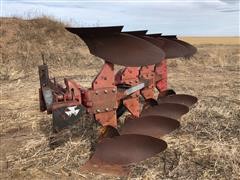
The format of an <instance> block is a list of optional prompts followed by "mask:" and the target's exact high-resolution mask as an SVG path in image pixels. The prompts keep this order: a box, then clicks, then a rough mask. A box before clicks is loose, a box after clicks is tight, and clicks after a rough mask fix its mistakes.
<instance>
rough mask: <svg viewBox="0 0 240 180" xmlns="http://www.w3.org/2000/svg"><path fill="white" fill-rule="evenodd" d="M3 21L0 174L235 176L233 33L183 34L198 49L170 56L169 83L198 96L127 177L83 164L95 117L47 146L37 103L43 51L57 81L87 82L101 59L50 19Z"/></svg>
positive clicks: (238, 142)
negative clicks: (156, 150) (161, 146)
mask: <svg viewBox="0 0 240 180" xmlns="http://www.w3.org/2000/svg"><path fill="white" fill-rule="evenodd" d="M1 24H2V25H1V27H0V31H1V33H0V34H1V40H0V47H1V52H2V56H1V57H0V83H1V101H0V114H1V118H0V138H1V139H0V140H1V143H0V152H1V156H0V179H136V180H139V179H180V180H186V179H189V180H192V179H211V180H212V179H216V180H219V179H236V180H237V179H240V170H239V169H240V153H239V152H240V121H239V119H240V111H239V108H240V96H239V95H240V93H239V90H240V80H239V75H240V74H239V67H240V66H239V65H240V64H239V63H240V61H239V60H240V59H239V58H240V49H239V44H234V43H232V42H236V41H235V40H233V41H232V40H231V43H232V44H231V43H230V44H229V43H228V42H229V39H228V40H226V39H225V38H220V39H216V38H214V39H215V40H214V42H215V43H214V44H212V43H210V40H209V38H205V39H204V41H205V42H206V43H203V42H204V41H203V40H202V39H201V40H200V39H199V38H186V39H185V40H186V41H189V42H193V43H194V44H196V47H197V48H198V53H197V54H196V55H194V57H192V58H191V59H172V60H169V61H168V71H169V72H168V73H169V74H168V78H169V88H173V89H175V91H176V92H177V93H186V94H191V95H194V96H197V97H198V99H199V102H198V103H197V104H196V106H195V107H193V108H192V109H191V111H190V112H189V113H188V114H186V115H185V116H184V117H183V118H182V119H181V128H180V129H178V130H176V131H175V132H173V133H171V134H169V135H168V136H165V137H164V138H163V139H164V140H165V141H166V142H167V143H168V148H167V149H166V150H165V151H164V152H163V153H160V154H159V155H157V156H155V157H152V158H150V159H147V160H145V161H143V162H141V163H139V164H136V165H131V166H130V167H129V168H130V169H131V173H130V174H129V176H128V177H112V176H106V175H102V174H94V173H85V172H82V171H80V167H81V166H82V165H83V164H84V163H85V162H86V161H87V160H88V159H89V157H90V155H91V153H92V149H91V145H92V144H94V143H95V141H96V138H97V137H96V134H95V127H96V125H95V123H94V121H93V119H92V118H91V117H90V116H85V117H83V121H84V122H85V123H84V124H85V125H84V126H81V127H78V126H77V127H74V128H73V129H71V130H69V131H67V132H66V134H65V135H66V138H67V141H65V143H63V144H62V145H61V146H59V147H57V148H55V149H51V148H50V146H49V141H50V137H51V136H52V132H51V116H50V115H47V114H46V113H41V112H39V103H38V88H39V80H38V74H37V65H39V64H41V63H42V56H41V54H42V53H43V54H44V57H45V60H46V61H47V63H48V65H49V68H50V73H51V75H54V76H56V77H57V80H59V81H63V77H64V76H70V77H72V78H74V79H76V80H77V81H78V82H79V83H80V84H81V85H82V86H85V87H87V86H90V84H91V81H92V80H93V78H94V77H95V76H96V74H97V73H98V71H99V70H100V68H101V65H102V61H99V59H98V58H96V57H94V56H92V55H90V54H89V51H88V50H87V48H86V45H85V44H84V43H83V41H81V40H80V39H79V38H77V37H76V36H74V35H72V34H70V33H68V32H66V31H65V30H64V27H63V25H62V24H59V23H57V22H54V21H51V20H49V19H46V18H43V19H37V20H31V21H23V20H21V19H5V20H1ZM210 39H211V38H210ZM223 39H224V40H223ZM216 42H218V43H219V44H218V43H216Z"/></svg>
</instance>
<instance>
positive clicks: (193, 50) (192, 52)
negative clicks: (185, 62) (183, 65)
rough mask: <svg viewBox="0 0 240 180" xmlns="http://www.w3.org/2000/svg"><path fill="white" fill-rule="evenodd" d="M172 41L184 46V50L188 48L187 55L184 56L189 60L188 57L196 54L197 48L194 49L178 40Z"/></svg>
mask: <svg viewBox="0 0 240 180" xmlns="http://www.w3.org/2000/svg"><path fill="white" fill-rule="evenodd" d="M173 40H174V41H176V42H177V43H179V44H181V45H183V46H185V47H186V48H188V50H189V52H188V54H186V56H185V57H187V58H189V57H191V56H193V55H194V54H195V53H196V52H197V48H196V47H194V46H193V45H191V44H189V43H187V42H185V41H182V40H179V39H173Z"/></svg>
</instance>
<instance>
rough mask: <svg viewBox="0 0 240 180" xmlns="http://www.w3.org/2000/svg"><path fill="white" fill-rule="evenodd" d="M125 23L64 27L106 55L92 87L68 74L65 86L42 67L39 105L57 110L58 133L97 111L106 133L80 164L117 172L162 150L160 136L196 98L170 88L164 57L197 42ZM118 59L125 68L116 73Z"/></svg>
mask: <svg viewBox="0 0 240 180" xmlns="http://www.w3.org/2000/svg"><path fill="white" fill-rule="evenodd" d="M122 28H123V26H114V27H96V28H66V29H67V30H68V31H70V32H71V33H74V34H76V35H78V36H79V37H81V38H82V39H83V40H84V41H85V43H86V44H87V46H88V48H89V50H90V52H91V53H92V54H94V55H96V56H98V57H100V58H102V59H104V60H105V63H104V65H103V67H102V69H101V71H100V72H99V74H98V75H97V77H96V78H95V79H94V80H93V82H92V86H91V87H90V88H83V87H82V86H81V85H79V84H78V83H76V82H75V81H73V80H68V79H66V78H65V79H64V83H65V87H63V86H62V85H60V84H58V83H57V82H56V81H55V79H50V78H49V75H48V67H47V65H45V64H44V65H41V66H39V77H40V89H39V98H40V109H41V111H45V110H47V112H48V113H49V114H53V130H54V132H56V133H57V132H59V131H61V130H62V129H64V128H67V127H69V126H71V125H73V124H75V123H76V122H78V121H80V120H81V116H82V115H83V113H89V114H92V115H94V118H95V120H96V121H97V122H98V123H99V124H100V125H101V126H102V134H101V137H102V138H101V139H100V140H99V143H98V144H97V146H96V151H95V153H94V154H93V156H92V157H91V158H90V160H89V161H88V162H87V163H86V164H85V165H84V166H83V168H82V169H87V170H92V171H95V172H96V171H98V172H105V173H113V174H119V175H124V174H126V173H127V170H126V169H125V168H124V167H126V166H127V165H129V164H131V163H136V162H139V161H141V160H144V159H146V158H149V157H151V156H154V155H156V154H158V153H160V152H162V151H164V150H165V149H166V148H167V143H166V142H165V141H163V140H161V139H159V138H161V137H162V136H164V135H166V134H168V133H170V132H172V131H174V130H175V129H177V128H178V127H179V126H180V123H179V121H178V120H179V119H180V117H181V116H182V115H184V114H185V113H187V112H188V111H189V108H191V107H192V106H193V104H195V103H196V102H197V98H196V97H194V96H191V95H186V94H176V93H175V92H174V91H173V90H169V89H167V64H166V59H171V58H180V57H191V56H192V55H193V54H194V53H196V48H195V47H193V46H192V45H190V44H188V43H186V42H184V41H181V40H178V39H177V37H176V36H162V35H161V34H146V32H147V31H145V30H144V31H131V32H122ZM115 64H116V65H122V66H124V68H123V69H121V70H119V71H118V72H115V71H114V65H115ZM155 90H157V92H158V93H157V92H156V91H155ZM126 111H128V112H129V113H130V115H128V116H127V117H126V119H125V123H124V125H123V126H122V127H121V128H120V130H119V131H118V129H117V127H118V126H117V125H118V121H117V120H118V118H119V117H120V116H121V115H122V114H123V113H124V112H126Z"/></svg>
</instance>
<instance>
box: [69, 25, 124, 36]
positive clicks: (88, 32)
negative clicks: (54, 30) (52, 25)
mask: <svg viewBox="0 0 240 180" xmlns="http://www.w3.org/2000/svg"><path fill="white" fill-rule="evenodd" d="M66 29H67V30H68V31H69V32H71V33H73V34H76V35H78V36H80V37H96V36H110V35H112V34H115V33H117V34H119V33H120V32H121V31H122V29H123V26H107V27H83V28H74V27H67V28H66Z"/></svg>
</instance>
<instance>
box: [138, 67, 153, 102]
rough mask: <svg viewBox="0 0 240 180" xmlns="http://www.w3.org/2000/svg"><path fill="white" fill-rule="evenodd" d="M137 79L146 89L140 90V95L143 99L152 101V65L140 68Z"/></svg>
mask: <svg viewBox="0 0 240 180" xmlns="http://www.w3.org/2000/svg"><path fill="white" fill-rule="evenodd" d="M139 79H140V80H141V81H143V82H145V84H146V87H145V88H144V89H142V90H141V95H142V96H143V97H144V98H145V99H153V98H154V88H155V73H154V65H150V66H142V67H141V69H140V73H139Z"/></svg>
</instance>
